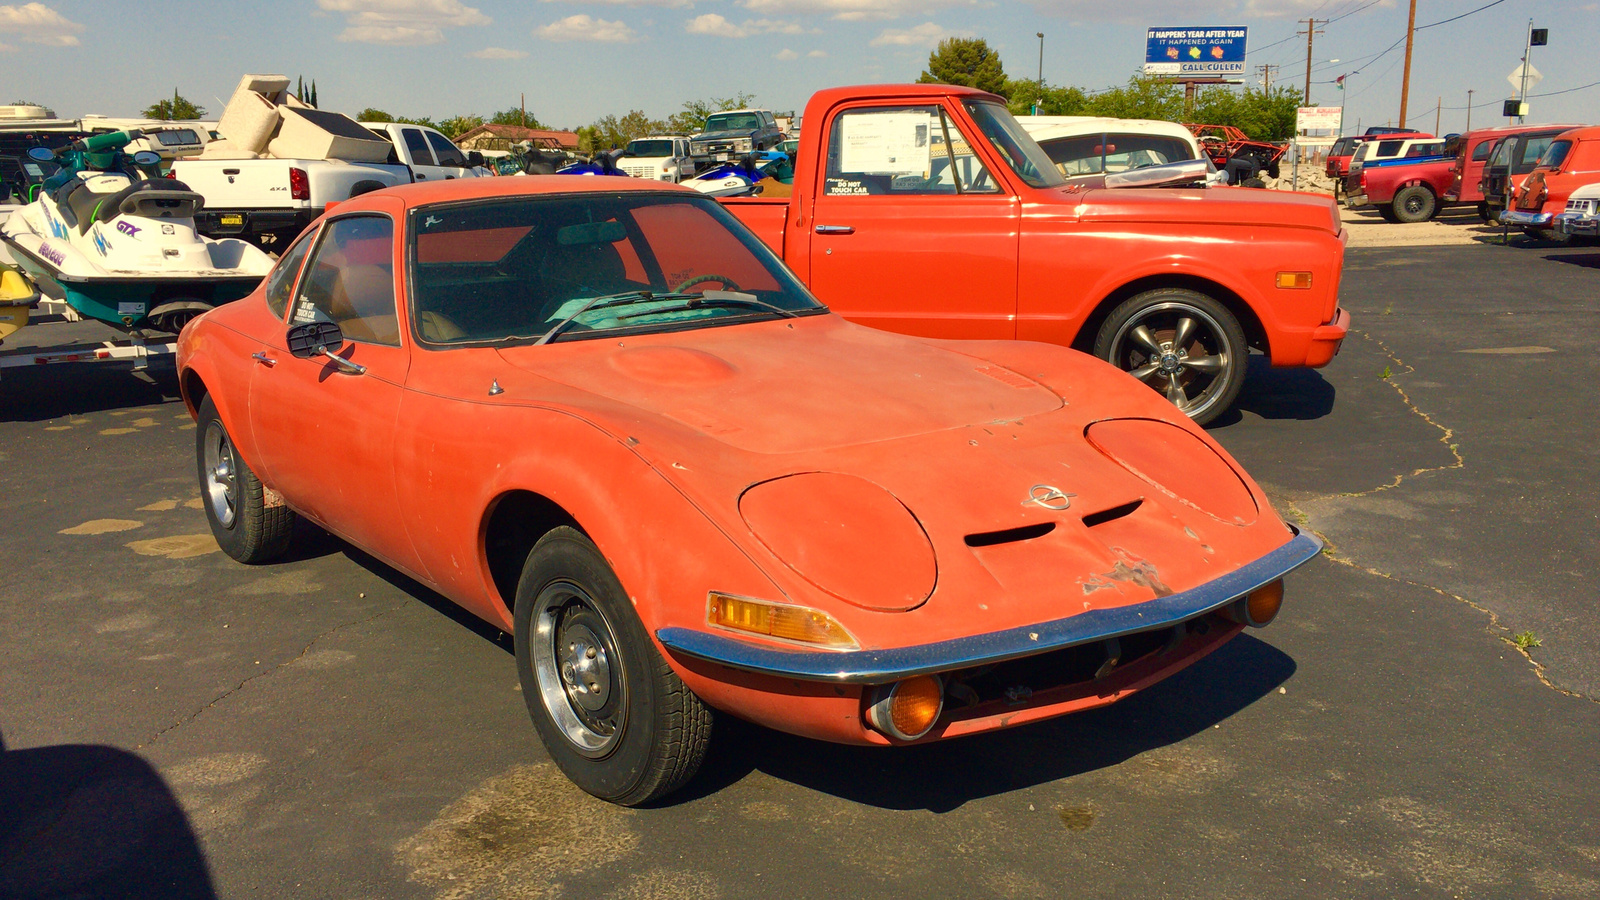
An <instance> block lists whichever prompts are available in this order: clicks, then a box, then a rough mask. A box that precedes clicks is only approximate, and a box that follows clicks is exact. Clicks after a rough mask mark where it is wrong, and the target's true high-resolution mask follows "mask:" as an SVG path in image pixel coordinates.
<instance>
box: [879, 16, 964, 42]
mask: <svg viewBox="0 0 1600 900" xmlns="http://www.w3.org/2000/svg"><path fill="white" fill-rule="evenodd" d="M950 34H951V32H950V31H948V30H947V29H945V28H944V26H942V25H938V24H935V23H933V22H924V23H922V24H921V25H918V26H916V27H915V28H885V29H884V30H883V31H881V32H879V33H878V36H877V37H875V38H873V39H872V40H871V41H869V42H868V43H870V44H871V45H872V46H874V47H932V46H933V45H934V44H937V43H939V41H940V40H941V39H943V38H947V37H949V36H950Z"/></svg>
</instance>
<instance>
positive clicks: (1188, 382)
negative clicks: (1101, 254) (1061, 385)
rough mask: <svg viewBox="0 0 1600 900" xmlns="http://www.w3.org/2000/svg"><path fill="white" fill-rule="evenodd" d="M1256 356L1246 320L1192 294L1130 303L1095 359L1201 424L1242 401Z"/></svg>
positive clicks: (1108, 326)
mask: <svg viewBox="0 0 1600 900" xmlns="http://www.w3.org/2000/svg"><path fill="white" fill-rule="evenodd" d="M1249 354H1250V349H1249V345H1248V344H1246V343H1245V336H1244V328H1243V327H1241V326H1240V325H1239V320H1238V318H1237V317H1235V316H1234V314H1233V313H1231V312H1229V311H1228V308H1227V307H1226V306H1223V305H1222V304H1221V303H1219V302H1217V301H1216V300H1214V299H1212V298H1211V297H1207V296H1206V295H1205V294H1202V293H1199V292H1198V291H1191V290H1189V289H1187V288H1158V289H1156V290H1153V291H1145V292H1144V293H1142V294H1136V295H1134V296H1133V297H1130V298H1128V299H1127V300H1124V301H1123V302H1122V303H1121V304H1119V305H1118V306H1117V308H1116V309H1113V310H1112V311H1111V315H1109V316H1107V317H1106V321H1105V324H1103V325H1101V326H1100V331H1099V333H1098V334H1097V335H1096V337H1095V342H1094V355H1095V356H1098V357H1100V358H1101V359H1103V360H1105V361H1106V362H1109V363H1111V364H1112V365H1114V366H1116V367H1117V368H1119V369H1121V370H1123V371H1124V372H1127V373H1128V374H1130V375H1132V376H1133V377H1134V378H1136V379H1138V380H1139V381H1141V382H1143V383H1144V384H1145V385H1146V386H1147V387H1149V388H1151V389H1153V390H1155V391H1159V392H1160V393H1161V394H1163V395H1165V396H1166V398H1167V399H1168V400H1170V401H1172V404H1173V405H1174V406H1176V407H1178V408H1179V409H1180V410H1182V411H1183V412H1184V413H1185V414H1186V415H1188V416H1189V417H1190V418H1191V419H1194V420H1195V421H1196V422H1197V423H1199V424H1201V425H1204V424H1206V423H1207V422H1210V421H1211V420H1212V419H1215V418H1216V417H1217V416H1218V415H1221V413H1222V411H1223V410H1225V409H1227V408H1228V407H1230V406H1232V405H1233V401H1234V400H1235V399H1237V398H1238V396H1239V389H1240V388H1241V387H1243V386H1244V372H1245V367H1246V364H1247V362H1248V360H1249Z"/></svg>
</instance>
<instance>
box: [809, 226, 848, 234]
mask: <svg viewBox="0 0 1600 900" xmlns="http://www.w3.org/2000/svg"><path fill="white" fill-rule="evenodd" d="M855 233H856V229H855V226H854V225H818V226H817V234H855Z"/></svg>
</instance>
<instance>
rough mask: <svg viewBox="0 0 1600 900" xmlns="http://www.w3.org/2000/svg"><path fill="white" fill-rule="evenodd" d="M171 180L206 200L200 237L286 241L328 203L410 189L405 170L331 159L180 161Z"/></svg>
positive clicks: (198, 217) (199, 223)
mask: <svg viewBox="0 0 1600 900" xmlns="http://www.w3.org/2000/svg"><path fill="white" fill-rule="evenodd" d="M172 177H174V178H176V179H178V180H179V181H182V182H183V183H184V184H187V185H188V186H189V187H190V189H192V190H194V191H195V192H197V193H199V194H200V196H202V197H205V198H206V205H205V206H204V207H203V208H202V209H201V210H200V212H199V213H197V214H196V215H195V224H196V225H197V226H198V228H199V230H200V233H201V234H204V235H207V236H209V237H243V238H247V239H254V240H257V241H262V239H263V238H265V239H266V240H265V241H263V242H264V243H275V242H276V243H279V244H280V246H281V243H282V242H287V241H288V240H290V239H292V238H293V237H294V236H295V235H297V234H299V233H300V232H301V231H302V230H303V229H304V228H305V227H306V226H307V225H308V224H310V223H311V220H312V219H315V218H316V217H317V216H320V215H322V212H323V210H324V209H326V208H327V205H328V204H329V203H338V202H340V201H344V200H348V199H350V197H351V196H352V195H353V194H359V193H362V192H364V191H367V190H376V189H378V188H384V187H390V186H392V185H396V184H409V183H410V182H411V170H410V169H408V168H407V167H406V166H404V165H389V164H386V163H356V162H345V161H343V160H332V159H180V160H178V161H177V162H175V163H173V165H172Z"/></svg>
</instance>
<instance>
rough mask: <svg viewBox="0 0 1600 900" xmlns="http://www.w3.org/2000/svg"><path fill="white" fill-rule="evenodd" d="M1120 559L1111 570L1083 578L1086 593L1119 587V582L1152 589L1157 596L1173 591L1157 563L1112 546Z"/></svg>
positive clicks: (1080, 582)
mask: <svg viewBox="0 0 1600 900" xmlns="http://www.w3.org/2000/svg"><path fill="white" fill-rule="evenodd" d="M1111 549H1112V551H1113V552H1114V553H1116V554H1117V555H1118V556H1119V557H1121V558H1120V559H1118V560H1117V561H1116V563H1114V564H1113V565H1112V566H1111V571H1109V572H1101V573H1099V574H1097V575H1092V576H1090V577H1089V578H1087V579H1081V580H1080V581H1079V582H1078V583H1079V584H1081V585H1083V592H1084V594H1086V595H1087V594H1092V593H1094V592H1095V591H1098V590H1102V589H1105V588H1117V590H1118V592H1120V591H1121V588H1118V587H1117V585H1119V584H1133V585H1138V586H1139V587H1142V588H1147V589H1149V590H1150V591H1152V592H1153V593H1154V594H1155V595H1156V596H1157V597H1165V596H1168V595H1169V594H1171V593H1172V588H1169V587H1167V585H1166V583H1165V582H1163V581H1162V580H1161V573H1160V572H1159V571H1157V570H1156V567H1155V563H1152V562H1150V561H1149V560H1147V559H1139V558H1137V557H1134V556H1132V555H1130V554H1129V553H1128V552H1127V551H1126V550H1123V549H1122V548H1120V547H1112V548H1111Z"/></svg>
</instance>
